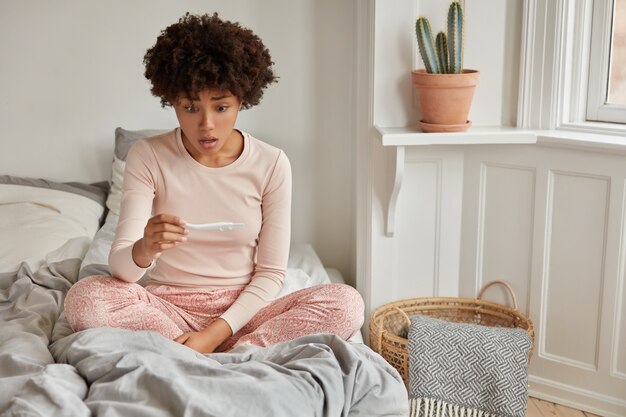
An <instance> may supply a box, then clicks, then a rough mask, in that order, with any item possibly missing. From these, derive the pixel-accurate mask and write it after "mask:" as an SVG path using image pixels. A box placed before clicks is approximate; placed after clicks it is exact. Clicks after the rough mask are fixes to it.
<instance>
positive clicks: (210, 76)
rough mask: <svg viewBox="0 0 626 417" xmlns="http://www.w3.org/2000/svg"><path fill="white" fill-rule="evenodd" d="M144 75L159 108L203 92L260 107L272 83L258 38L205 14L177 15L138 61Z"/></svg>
mask: <svg viewBox="0 0 626 417" xmlns="http://www.w3.org/2000/svg"><path fill="white" fill-rule="evenodd" d="M143 63H144V65H145V67H146V71H145V73H144V75H145V77H146V78H147V79H148V80H150V82H151V83H152V88H151V90H150V91H151V92H152V94H153V95H155V96H156V97H160V98H161V106H163V107H165V106H171V105H173V104H174V103H175V102H176V100H178V99H179V98H181V97H183V96H186V97H189V98H194V97H196V96H197V94H198V93H199V92H200V91H203V90H205V89H208V88H218V89H220V90H229V91H230V92H231V93H232V94H234V95H235V96H237V98H239V100H240V102H241V105H242V106H243V107H244V108H246V109H247V108H250V107H252V106H255V105H257V104H259V102H260V101H261V98H262V97H263V89H265V88H266V87H267V86H268V85H269V84H271V83H273V82H276V81H277V77H276V76H275V75H274V73H273V71H272V65H273V64H274V62H273V61H272V57H271V56H270V53H269V51H268V49H267V48H266V47H265V45H263V42H262V41H261V39H260V38H259V37H258V36H256V35H255V34H254V33H253V32H252V31H251V30H250V29H246V28H243V27H241V26H240V25H239V24H238V23H234V22H229V21H224V20H221V19H220V18H219V17H218V15H217V13H215V14H213V15H212V16H209V15H208V14H204V15H191V14H189V13H187V14H185V16H183V17H181V18H180V19H179V21H178V23H174V24H173V25H170V26H168V27H167V28H166V29H165V30H163V31H161V34H160V35H159V37H158V38H157V40H156V43H155V44H154V46H153V47H152V48H150V49H148V51H147V52H146V55H145V56H144V58H143Z"/></svg>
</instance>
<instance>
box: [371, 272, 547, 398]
mask: <svg viewBox="0 0 626 417" xmlns="http://www.w3.org/2000/svg"><path fill="white" fill-rule="evenodd" d="M495 284H500V285H503V286H504V287H505V288H506V289H507V290H508V292H509V294H510V296H511V299H512V300H513V308H511V307H507V306H504V305H501V304H496V303H492V302H489V301H483V300H482V299H481V298H482V296H483V294H484V293H485V291H486V290H487V288H489V287H491V286H492V285H495ZM413 314H423V315H426V316H430V317H436V318H439V319H443V320H448V321H453V322H458V323H474V324H482V325H485V326H499V327H519V328H522V329H525V330H526V332H528V335H529V336H530V338H531V339H532V341H533V346H534V344H535V330H534V328H533V324H532V322H531V321H530V319H529V318H528V317H526V316H525V315H524V314H522V313H521V312H520V311H518V310H517V300H516V298H515V294H514V293H513V289H512V288H511V286H510V285H509V284H508V283H506V282H504V281H492V282H490V283H488V284H487V285H485V286H484V287H483V288H482V290H481V291H480V293H479V294H478V298H476V299H473V298H456V297H447V298H411V299H407V300H400V301H395V302H393V303H388V304H385V305H383V306H380V307H379V308H377V309H376V310H374V312H373V313H372V316H371V318H370V325H369V341H370V346H371V348H372V349H373V350H375V351H376V352H378V353H379V354H380V355H381V356H382V357H383V358H385V359H386V360H387V362H389V363H390V364H391V365H392V366H393V367H394V368H396V369H397V370H398V372H399V373H400V375H401V376H402V379H403V380H404V383H405V385H406V386H407V387H408V382H409V371H408V367H409V353H408V349H407V346H408V339H407V333H408V329H409V325H410V323H411V320H410V319H409V316H411V315H413ZM531 353H532V349H531Z"/></svg>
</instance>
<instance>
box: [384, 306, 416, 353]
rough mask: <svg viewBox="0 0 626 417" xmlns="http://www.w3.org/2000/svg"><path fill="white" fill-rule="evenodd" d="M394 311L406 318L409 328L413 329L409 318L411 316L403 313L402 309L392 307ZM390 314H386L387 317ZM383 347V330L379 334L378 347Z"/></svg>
mask: <svg viewBox="0 0 626 417" xmlns="http://www.w3.org/2000/svg"><path fill="white" fill-rule="evenodd" d="M391 309H392V310H396V311H397V312H398V313H400V315H401V316H402V317H404V319H405V320H406V322H407V323H408V325H409V327H411V319H410V318H409V316H407V314H406V313H405V312H404V311H402V310H401V309H399V308H398V307H396V306H393V307H391ZM389 314H390V312H387V313H386V314H385V317H386V316H388V315H389ZM382 346H383V331H382V329H381V331H380V332H379V333H378V347H379V349H380V348H381V347H382Z"/></svg>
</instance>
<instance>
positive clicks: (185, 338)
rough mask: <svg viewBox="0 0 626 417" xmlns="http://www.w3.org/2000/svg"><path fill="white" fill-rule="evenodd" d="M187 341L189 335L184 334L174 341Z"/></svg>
mask: <svg viewBox="0 0 626 417" xmlns="http://www.w3.org/2000/svg"><path fill="white" fill-rule="evenodd" d="M187 339H189V333H183V334H181V335H180V336H178V337H177V338H176V339H174V342H178V343H184V342H185V340H187Z"/></svg>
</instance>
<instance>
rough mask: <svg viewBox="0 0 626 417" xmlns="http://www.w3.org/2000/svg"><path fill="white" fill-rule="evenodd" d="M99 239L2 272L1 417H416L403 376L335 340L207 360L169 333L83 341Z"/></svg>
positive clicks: (107, 334) (362, 349)
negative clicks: (75, 297) (82, 312)
mask: <svg viewBox="0 0 626 417" xmlns="http://www.w3.org/2000/svg"><path fill="white" fill-rule="evenodd" d="M89 243H90V242H89V239H87V238H77V239H73V240H70V241H69V242H68V243H67V244H66V245H64V246H63V247H62V248H60V249H59V250H57V251H55V252H53V253H50V254H48V256H47V257H46V259H41V260H30V261H28V262H24V263H22V265H20V266H19V268H18V269H17V270H11V271H0V416H1V417H9V416H55V417H57V416H151V417H152V416H183V415H188V416H191V415H193V416H240V415H245V416H253V415H265V416H290V417H291V416H329V417H330V416H332V417H336V416H355V417H356V416H406V414H407V410H408V403H407V393H406V389H405V388H404V385H403V383H402V380H401V378H400V376H399V374H398V373H397V372H396V371H395V369H393V368H392V367H391V366H390V365H389V364H387V363H386V362H385V361H384V360H383V359H382V357H380V356H379V355H378V354H376V353H375V352H373V351H372V350H371V349H369V348H368V347H367V346H365V345H363V344H353V343H347V342H344V341H343V340H341V339H339V338H337V337H335V336H332V335H326V334H320V335H312V336H307V337H302V338H299V339H296V340H294V341H292V342H289V343H284V344H278V345H275V346H273V347H270V348H265V349H262V348H258V347H245V346H243V347H241V348H238V349H237V350H234V351H232V352H229V353H217V354H210V355H200V354H198V353H196V352H194V351H192V350H191V349H188V348H186V347H184V346H182V345H180V344H178V343H175V342H173V341H171V340H168V339H166V338H164V337H162V336H160V335H159V334H157V333H152V332H132V331H126V330H119V329H109V328H99V329H92V330H87V331H83V332H79V333H72V332H71V330H70V329H69V326H68V325H67V321H66V320H65V319H64V316H63V312H62V306H63V299H64V296H65V293H66V292H67V290H68V289H69V288H70V286H71V285H72V283H74V282H75V281H76V280H77V279H78V275H79V266H80V264H81V260H82V258H83V257H84V255H85V252H86V250H87V248H88V247H89Z"/></svg>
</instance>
